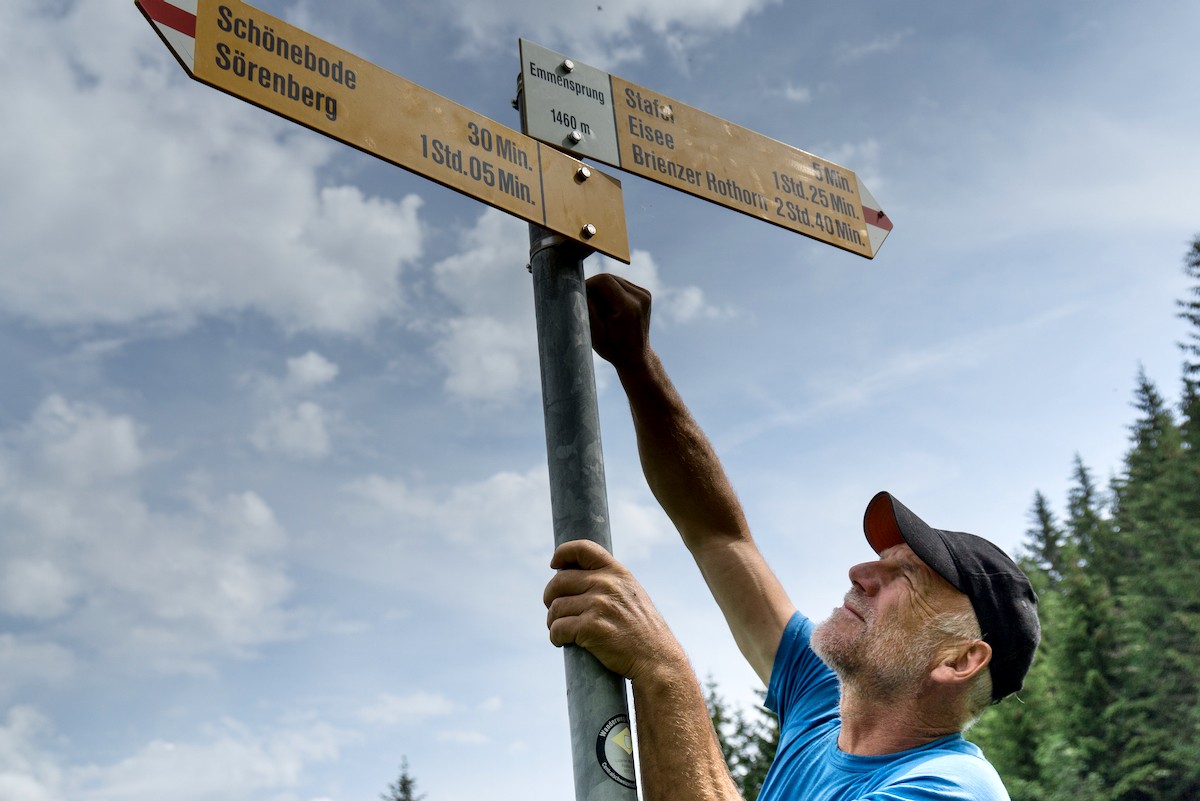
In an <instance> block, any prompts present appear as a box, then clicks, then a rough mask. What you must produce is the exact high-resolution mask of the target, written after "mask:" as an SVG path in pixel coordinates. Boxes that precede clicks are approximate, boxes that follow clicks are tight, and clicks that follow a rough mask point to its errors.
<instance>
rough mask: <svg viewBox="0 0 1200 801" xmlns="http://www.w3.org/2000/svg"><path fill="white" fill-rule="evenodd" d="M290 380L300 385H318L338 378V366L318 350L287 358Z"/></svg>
mask: <svg viewBox="0 0 1200 801" xmlns="http://www.w3.org/2000/svg"><path fill="white" fill-rule="evenodd" d="M287 367H288V373H287V374H288V382H289V383H291V384H294V385H296V386H299V387H316V386H320V385H322V384H328V383H329V382H330V381H333V379H335V378H337V374H338V366H337V365H336V364H334V363H333V362H331V361H329V360H328V359H326V358H325V357H324V356H322V355H321V354H319V353H317V352H316V351H311V350H310V351H309V352H308V353H306V354H304V355H303V356H297V357H296V358H294V359H288V360H287Z"/></svg>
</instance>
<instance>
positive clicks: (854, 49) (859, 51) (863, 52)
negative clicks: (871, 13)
mask: <svg viewBox="0 0 1200 801" xmlns="http://www.w3.org/2000/svg"><path fill="white" fill-rule="evenodd" d="M912 35H913V30H912V29H911V28H905V29H903V30H899V31H893V32H892V33H889V34H887V35H886V36H877V37H875V38H874V39H871V40H870V41H867V42H862V43H861V44H856V45H850V46H849V47H846V48H844V49H843V50H841V51H840V52H839V55H838V60H839V61H841V62H842V63H844V64H846V63H851V62H855V61H862V60H863V59H865V58H868V57H870V56H874V55H878V54H881V53H890V52H892V51H893V50H895V49H896V48H898V47H900V45H902V44H903V43H904V42H905V40H907V39H908V38H909V37H910V36H912Z"/></svg>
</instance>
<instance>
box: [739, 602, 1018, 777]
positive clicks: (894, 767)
mask: <svg viewBox="0 0 1200 801" xmlns="http://www.w3.org/2000/svg"><path fill="white" fill-rule="evenodd" d="M812 631H813V624H812V621H810V620H809V619H808V618H806V617H804V616H803V615H801V614H800V613H799V612H797V613H796V614H795V615H794V616H793V617H792V619H791V620H790V621H788V624H787V628H786V629H784V632H783V639H782V640H781V641H780V643H779V651H778V652H777V653H776V655H775V665H774V667H773V668H772V670H771V686H770V688H769V690H768V692H767V703H766V705H767V708H768V709H771V710H772V711H773V712H775V713H777V714H778V715H779V726H780V733H779V750H778V751H777V752H776V755H775V762H774V763H773V764H772V765H771V769H770V771H769V772H768V773H767V778H766V781H765V782H764V783H763V787H762V792H761V793H760V794H759V796H758V798H759V801H884V799H886V800H887V801H901V799H903V801H947V800H950V801H1008V792H1007V791H1006V790H1005V789H1004V785H1003V783H1001V781H1000V777H999V776H998V775H997V774H996V770H995V768H993V767H992V766H991V764H990V763H989V762H988V761H987V760H986V759H985V758H984V756H983V752H982V751H980V750H979V748H978V747H977V746H976V745H975V744H974V743H971V742H968V741H967V740H965V739H963V736H962V735H961V734H950V735H947V736H945V737H942V738H939V739H937V740H934V741H933V742H931V743H928V744H926V745H923V746H921V747H919V748H913V749H910V750H908V751H901V752H900V753H897V754H887V755H885V756H854V755H853V754H846V753H843V752H842V751H841V750H839V749H838V746H837V738H838V732H839V731H840V730H841V727H842V721H841V717H840V716H839V714H838V697H839V694H840V691H839V687H838V679H837V676H836V675H835V674H834V673H833V671H832V670H830V669H829V668H828V667H826V665H825V663H824V662H822V661H821V660H820V659H819V658H818V657H817V655H816V654H814V653H813V652H812V649H810V648H809V647H808V640H809V637H810V636H811V635H812Z"/></svg>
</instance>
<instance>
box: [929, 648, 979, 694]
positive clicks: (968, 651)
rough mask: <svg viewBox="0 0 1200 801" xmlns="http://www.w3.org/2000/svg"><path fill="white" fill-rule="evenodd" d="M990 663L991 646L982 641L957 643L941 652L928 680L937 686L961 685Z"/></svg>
mask: <svg viewBox="0 0 1200 801" xmlns="http://www.w3.org/2000/svg"><path fill="white" fill-rule="evenodd" d="M991 661H992V646H990V645H988V644H987V643H986V642H984V641H983V640H970V641H966V642H959V643H956V644H955V645H953V646H950V647H949V649H947V650H945V651H943V652H942V654H941V657H940V659H939V660H938V662H937V664H936V665H934V667H933V672H932V673H930V678H931V679H933V680H934V681H935V682H937V683H939V684H962V683H964V682H968V681H970V680H971V679H973V678H975V676H977V675H978V674H979V671H981V670H984V669H985V668H987V666H988V664H989V663H990V662H991Z"/></svg>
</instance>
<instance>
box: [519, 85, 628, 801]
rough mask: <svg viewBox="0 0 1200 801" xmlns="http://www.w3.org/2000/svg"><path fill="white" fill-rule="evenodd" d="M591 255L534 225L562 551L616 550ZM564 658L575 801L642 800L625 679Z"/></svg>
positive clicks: (571, 651)
mask: <svg viewBox="0 0 1200 801" xmlns="http://www.w3.org/2000/svg"><path fill="white" fill-rule="evenodd" d="M520 102H521V96H520V94H518V103H520ZM588 177H590V176H589V173H588V170H587V168H586V167H582V168H580V174H579V176H578V177H577V180H581V181H586V180H587V179H588ZM590 253H591V250H590V249H589V248H587V247H585V246H582V245H580V244H578V243H577V242H574V241H571V240H569V239H566V238H565V237H562V236H559V235H557V234H554V233H552V232H550V231H547V230H546V229H544V228H541V227H540V226H537V225H534V224H532V223H530V225H529V269H530V272H531V273H532V274H533V297H534V310H535V314H536V316H537V337H538V358H539V361H540V363H541V375H542V407H543V411H544V413H545V420H546V457H547V462H548V466H549V470H550V506H551V514H552V517H553V526H554V544H555V546H556V547H557V546H558V545H560V544H562V543H564V542H568V541H570V540H575V539H588V540H592V541H593V542H597V543H599V544H600V545H603V546H604V547H605V548H606V549H607V550H608V551H610V552H611V551H612V538H611V533H610V530H609V518H608V497H607V491H606V487H605V482H604V452H603V449H602V447H601V443H600V413H599V409H598V408H597V403H596V375H595V372H594V370H593V369H592V334H591V328H590V326H589V323H588V305H587V289H586V286H585V283H584V277H583V259H584V258H585V257H587V256H588V255H589V254H590ZM563 658H564V661H565V665H566V678H567V715H568V717H569V720H570V729H571V757H572V763H573V766H574V772H575V801H636V799H637V789H636V782H635V772H634V759H633V732H632V729H631V727H630V722H629V704H628V701H627V699H626V695H625V680H624V679H623V678H622V677H621V676H619V675H617V674H615V673H613V672H611V671H609V670H608V669H607V668H605V667H604V666H603V665H601V664H600V662H599V661H598V660H597V659H596V658H595V657H594V656H592V655H591V654H590V653H588V652H587V651H585V650H583V649H582V648H579V647H578V646H573V645H568V646H566V647H565V648H564V649H563Z"/></svg>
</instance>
